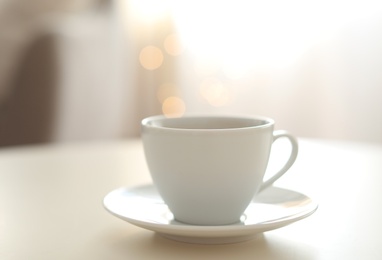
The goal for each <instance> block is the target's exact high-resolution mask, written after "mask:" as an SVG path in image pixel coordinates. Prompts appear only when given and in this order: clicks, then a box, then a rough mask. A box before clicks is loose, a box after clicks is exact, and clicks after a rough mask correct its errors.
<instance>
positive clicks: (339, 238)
mask: <svg viewBox="0 0 382 260" xmlns="http://www.w3.org/2000/svg"><path fill="white" fill-rule="evenodd" d="M299 144H300V151H299V155H298V159H297V161H296V163H295V165H293V167H292V168H291V169H290V171H289V172H288V173H287V174H286V175H285V176H283V177H282V178H281V179H279V180H278V181H277V182H276V183H275V186H278V187H283V188H287V189H291V190H295V191H298V192H301V193H304V194H306V195H308V196H310V197H311V198H313V199H314V200H316V201H318V202H319V208H318V210H317V211H316V212H315V213H314V214H313V215H311V216H309V217H308V218H306V219H303V220H300V221H298V222H296V223H293V224H291V225H288V226H286V227H283V228H280V229H276V230H272V231H268V232H265V233H264V234H261V235H258V236H257V237H256V238H254V239H252V240H249V241H246V242H241V243H235V244H225V245H200V244H188V243H182V242H177V241H173V240H169V239H167V238H164V237H162V236H159V235H157V234H156V233H154V232H152V231H148V230H146V229H142V228H139V227H137V226H134V225H132V224H130V223H127V222H125V221H123V220H121V219H118V218H116V217H114V216H112V215H111V214H110V213H108V212H107V211H106V210H105V209H104V208H103V205H102V201H103V198H104V196H105V195H106V194H107V193H109V192H110V191H112V190H114V189H116V188H119V187H134V186H137V185H141V184H147V183H151V179H150V175H149V172H148V169H147V166H146V164H145V159H144V154H143V149H142V145H141V141H140V140H138V139H137V140H120V141H112V142H93V143H75V144H61V145H39V146H26V147H14V148H1V149H0V259H3V260H7V259H39V260H41V259H219V260H221V259H336V260H338V259H347V260H349V259H357V260H358V259H368V260H369V259H382V247H381V245H382V244H381V241H382V223H381V222H382V210H381V207H382V188H381V185H382V145H377V144H366V143H356V142H343V141H329V140H312V139H300V141H299ZM279 146H280V147H281V148H279V149H274V151H276V150H277V151H283V147H282V145H279ZM279 156H281V155H280V154H278V153H277V152H274V153H273V155H272V158H271V162H270V167H271V168H272V167H273V165H277V162H278V161H279V158H281V157H279ZM275 167H276V166H275Z"/></svg>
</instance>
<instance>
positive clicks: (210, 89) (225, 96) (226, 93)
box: [200, 77, 233, 107]
mask: <svg viewBox="0 0 382 260" xmlns="http://www.w3.org/2000/svg"><path fill="white" fill-rule="evenodd" d="M200 95H201V96H202V98H203V99H205V100H206V101H207V102H208V103H209V104H210V105H211V106H214V107H221V106H226V105H228V104H230V103H232V101H233V92H232V90H231V89H230V88H229V87H228V86H226V85H224V84H223V83H222V82H221V81H220V80H219V79H217V78H213V77H212V78H207V79H205V80H203V82H202V83H201V84H200Z"/></svg>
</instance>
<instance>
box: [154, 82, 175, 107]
mask: <svg viewBox="0 0 382 260" xmlns="http://www.w3.org/2000/svg"><path fill="white" fill-rule="evenodd" d="M171 96H178V88H177V87H176V85H175V84H172V83H163V84H162V85H160V86H159V87H158V90H157V97H158V100H159V102H160V103H161V104H163V102H164V101H165V100H166V99H167V98H168V97H171Z"/></svg>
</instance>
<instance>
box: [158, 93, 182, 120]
mask: <svg viewBox="0 0 382 260" xmlns="http://www.w3.org/2000/svg"><path fill="white" fill-rule="evenodd" d="M185 111H186V104H185V103H184V101H183V99H181V98H179V97H175V96H174V97H168V98H166V99H165V101H164V102H163V104H162V112H163V114H164V115H165V116H166V117H181V116H183V115H184V113H185Z"/></svg>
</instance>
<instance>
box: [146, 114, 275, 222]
mask: <svg viewBox="0 0 382 260" xmlns="http://www.w3.org/2000/svg"><path fill="white" fill-rule="evenodd" d="M273 128H274V121H273V120H272V119H269V118H264V117H224V116H221V117H219V116H210V117H208V116H194V117H182V118H166V117H164V116H154V117H149V118H146V119H144V120H143V121H142V141H143V145H144V151H145V156H146V161H147V164H148V167H149V171H150V174H151V177H152V179H153V182H154V185H155V186H156V188H157V189H158V192H159V194H160V195H161V196H162V198H163V200H164V201H165V203H166V204H167V205H168V207H169V209H170V210H171V211H172V213H173V214H174V216H175V219H177V220H178V221H181V222H185V223H189V224H194V225H226V224H231V223H235V222H238V221H239V220H240V217H241V215H242V214H243V212H244V211H245V209H246V208H247V206H248V205H249V203H250V202H251V200H252V198H253V197H254V196H255V194H256V193H257V192H258V190H259V189H260V187H261V185H262V183H263V177H264V174H265V171H266V168H267V164H268V159H269V155H270V150H271V146H272V143H273Z"/></svg>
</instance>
